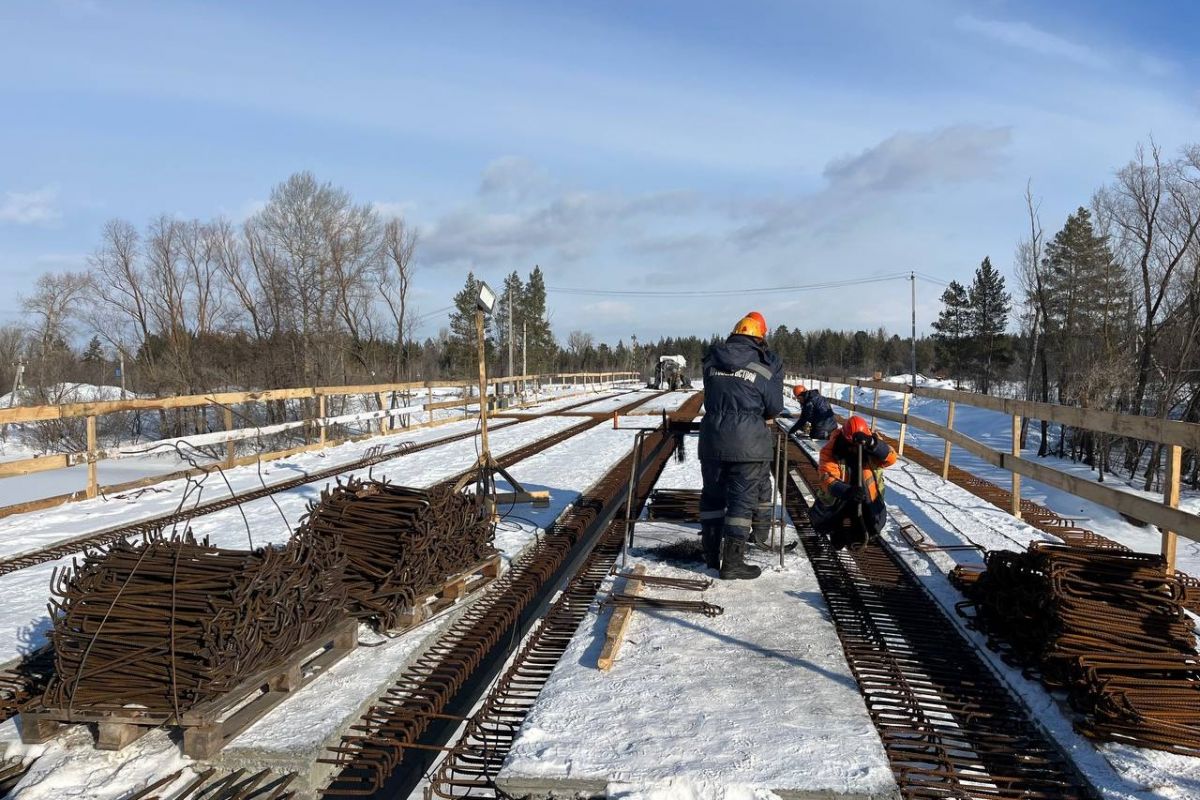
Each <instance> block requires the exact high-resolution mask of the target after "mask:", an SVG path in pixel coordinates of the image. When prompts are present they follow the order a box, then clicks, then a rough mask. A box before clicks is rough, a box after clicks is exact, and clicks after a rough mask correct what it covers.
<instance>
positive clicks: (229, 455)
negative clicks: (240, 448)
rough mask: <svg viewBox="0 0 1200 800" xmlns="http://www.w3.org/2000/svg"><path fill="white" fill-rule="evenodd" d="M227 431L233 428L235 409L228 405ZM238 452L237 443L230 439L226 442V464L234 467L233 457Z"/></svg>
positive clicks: (226, 407)
mask: <svg viewBox="0 0 1200 800" xmlns="http://www.w3.org/2000/svg"><path fill="white" fill-rule="evenodd" d="M224 410H225V431H226V432H229V431H231V430H233V409H232V408H230V407H229V406H228V405H226V406H225V409H224ZM236 452H237V443H236V442H235V441H233V439H230V440H229V441H228V442H226V443H225V466H226V467H232V466H233V459H234V457H235V455H236Z"/></svg>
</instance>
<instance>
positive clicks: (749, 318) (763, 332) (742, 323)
mask: <svg viewBox="0 0 1200 800" xmlns="http://www.w3.org/2000/svg"><path fill="white" fill-rule="evenodd" d="M733 332H734V333H744V334H746V335H747V336H753V337H755V338H757V339H765V338H767V320H766V319H765V318H764V317H763V315H762V314H760V313H758V312H757V311H751V312H750V313H749V314H747V315H746V316H744V317H742V318H741V319H740V320H738V324H737V325H734V326H733Z"/></svg>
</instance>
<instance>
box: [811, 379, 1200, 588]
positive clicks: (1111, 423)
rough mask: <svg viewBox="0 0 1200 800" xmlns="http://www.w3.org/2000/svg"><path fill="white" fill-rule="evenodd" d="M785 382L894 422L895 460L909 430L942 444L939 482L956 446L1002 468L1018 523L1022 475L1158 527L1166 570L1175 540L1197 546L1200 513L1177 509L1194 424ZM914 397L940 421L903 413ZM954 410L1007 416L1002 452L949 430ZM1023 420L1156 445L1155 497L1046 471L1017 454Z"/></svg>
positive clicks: (895, 387)
mask: <svg viewBox="0 0 1200 800" xmlns="http://www.w3.org/2000/svg"><path fill="white" fill-rule="evenodd" d="M790 383H802V384H804V385H805V386H810V387H814V388H817V389H819V390H820V391H821V393H822V394H824V395H826V397H827V398H828V399H829V401H830V402H831V403H833V404H834V405H837V406H840V407H842V408H845V409H847V410H849V411H850V412H851V413H853V414H859V415H861V416H869V417H870V419H871V426H872V427H874V425H875V420H876V419H884V420H888V421H890V422H895V423H899V425H900V436H899V449H900V455H903V454H904V441H905V437H906V436H907V433H908V428H909V426H910V425H911V426H912V427H914V428H917V429H918V430H922V431H925V432H926V433H930V434H933V435H934V436H937V437H939V438H941V439H942V440H943V441H944V442H945V450H944V454H943V456H942V477H943V478H945V477H946V476H947V474H948V472H949V469H950V453H951V450H952V448H953V447H954V446H958V447H961V448H962V449H963V450H966V451H967V452H969V453H971V454H972V455H975V456H977V457H979V458H980V459H982V460H983V461H986V462H987V463H988V464H991V465H992V466H995V467H999V468H1001V469H1003V470H1006V471H1008V472H1009V474H1010V476H1011V478H1012V508H1011V509H1010V512H1011V513H1012V514H1013V515H1014V516H1016V517H1018V518H1020V516H1021V478H1022V477H1027V478H1030V479H1032V480H1036V481H1038V482H1040V483H1042V484H1044V485H1046V486H1049V487H1051V488H1054V489H1059V490H1061V491H1064V492H1067V493H1069V494H1072V495H1075V496H1076V497H1082V498H1083V499H1085V500H1090V501H1091V502H1093V503H1096V504H1098V505H1101V506H1104V507H1105V508H1108V509H1111V510H1113V511H1116V512H1118V513H1119V514H1122V515H1124V516H1125V517H1127V518H1130V519H1134V520H1138V521H1140V522H1142V523H1145V524H1148V525H1155V526H1157V527H1158V528H1159V529H1160V531H1161V532H1162V548H1161V552H1162V555H1163V557H1164V558H1166V559H1167V562H1168V564H1169V565H1170V566H1171V567H1172V568H1174V566H1175V550H1176V544H1177V537H1178V536H1182V537H1184V538H1186V539H1190V540H1192V541H1200V516H1197V515H1196V514H1192V513H1189V512H1187V511H1184V510H1182V509H1180V508H1179V494H1180V480H1181V471H1182V470H1181V466H1182V461H1183V449H1184V448H1188V449H1192V450H1197V451H1200V424H1196V423H1193V422H1182V421H1179V420H1172V419H1163V418H1159V417H1141V416H1136V415H1133V414H1118V413H1116V412H1113V411H1105V410H1102V409H1094V408H1078V407H1075V406H1065V405H1060V404H1058V403H1043V402H1038V401H1032V400H1018V399H1011V398H1004V397H993V396H991V395H986V394H976V393H974V392H963V391H955V390H952V389H941V388H936V387H932V386H912V385H910V384H906V383H895V382H892V381H883V380H872V379H867V378H851V377H833V376H829V375H805V376H801V377H800V378H798V379H796V380H795V381H790ZM839 387H854V388H859V389H869V390H871V400H870V402H869V403H863V402H857V401H856V400H855V394H854V392H853V391H852V392H850V399H849V400H843V399H841V397H839V396H837V394H836V390H837V389H838V388H839ZM880 392H895V393H897V394H899V395H901V396H902V402H903V405H902V407H901V411H900V412H899V413H897V412H895V411H890V410H887V409H882V408H879V394H880ZM913 397H923V398H929V399H931V400H940V401H943V402H945V403H946V418H945V420H944V422H939V421H936V420H931V419H928V418H925V417H920V416H917V415H915V414H912V413H910V412H909V405H910V402H911V400H912V398H913ZM960 405H962V406H971V407H974V408H983V409H987V410H989V411H995V412H998V413H1000V414H1003V415H1006V416H1008V417H1009V420H1010V427H1009V430H1010V436H1011V439H1010V447H1009V449H1007V450H998V449H995V448H993V447H991V446H989V445H986V444H984V443H983V442H980V441H979V440H977V439H972V438H971V437H969V436H967V435H966V434H964V433H963V432H962V431H959V430H955V429H954V413H955V409H956V407H957V406H960ZM1023 418H1024V419H1029V420H1045V421H1047V422H1051V423H1058V424H1060V425H1066V426H1069V427H1072V428H1079V429H1083V430H1089V431H1094V432H1096V433H1104V434H1110V435H1113V436H1120V437H1128V438H1133V439H1141V440H1143V441H1147V442H1154V443H1156V444H1160V445H1162V446H1163V447H1164V449H1165V452H1166V474H1165V476H1164V478H1163V483H1162V485H1163V496H1162V499H1161V500H1157V499H1152V498H1149V497H1146V496H1144V495H1143V494H1134V493H1133V492H1130V491H1123V490H1122V489H1118V488H1114V487H1112V486H1106V485H1104V484H1102V483H1098V482H1096V481H1093V480H1090V479H1088V478H1084V477H1080V476H1078V475H1073V474H1071V473H1068V472H1065V471H1063V470H1059V469H1055V468H1054V467H1051V466H1047V465H1046V464H1045V463H1043V462H1039V461H1034V460H1031V459H1028V458H1025V457H1024V456H1022V455H1021V421H1022V419H1023Z"/></svg>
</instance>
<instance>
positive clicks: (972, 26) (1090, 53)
mask: <svg viewBox="0 0 1200 800" xmlns="http://www.w3.org/2000/svg"><path fill="white" fill-rule="evenodd" d="M954 25H955V27H957V28H958V29H959V30H962V31H966V32H968V33H977V34H980V35H981V36H986V37H987V38H989V39H992V40H993V41H996V42H999V43H1000V44H1004V45H1008V46H1009V47H1016V48H1020V49H1022V50H1028V51H1030V52H1032V53H1037V54H1039V55H1042V56H1046V57H1048V58H1058V59H1063V60H1066V61H1071V62H1074V63H1076V64H1079V65H1081V66H1084V67H1091V68H1092V69H1107V68H1108V67H1109V66H1110V64H1109V61H1108V59H1106V58H1105V57H1104V56H1102V55H1100V54H1099V53H1097V52H1096V51H1095V50H1094V49H1092V48H1091V47H1088V46H1087V45H1084V44H1079V43H1078V42H1073V41H1071V40H1070V39H1066V38H1063V37H1062V36H1059V35H1057V34H1054V33H1050V32H1049V31H1044V30H1042V29H1041V28H1037V27H1035V26H1033V25H1030V24H1029V23H1028V22H1006V21H1004V20H998V19H981V18H980V17H976V16H972V15H970V14H967V15H964V16H961V17H959V18H958V19H956V20H955V21H954Z"/></svg>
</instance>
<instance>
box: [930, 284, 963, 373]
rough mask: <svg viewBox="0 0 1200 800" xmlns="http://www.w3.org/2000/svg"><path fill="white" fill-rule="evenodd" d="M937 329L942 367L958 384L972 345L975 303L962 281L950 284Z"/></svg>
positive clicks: (935, 324)
mask: <svg viewBox="0 0 1200 800" xmlns="http://www.w3.org/2000/svg"><path fill="white" fill-rule="evenodd" d="M933 329H934V331H936V333H934V334H933V340H934V342H935V346H936V353H937V360H938V364H940V365H941V366H942V368H943V369H945V370H946V371H947V372H948V373H949V374H950V377H951V378H953V379H954V381H955V383H958V382H959V381H960V380H962V374H963V367H964V365H965V364H966V360H967V350H968V348H969V347H970V344H971V338H970V337H971V300H970V297H969V296H968V295H967V290H966V287H964V286H963V285H962V284H961V283H959V282H958V281H950V285H949V286H948V287H946V291H944V292H942V310H941V311H940V312H938V318H937V320H936V321H935V322H934V323H933Z"/></svg>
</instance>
